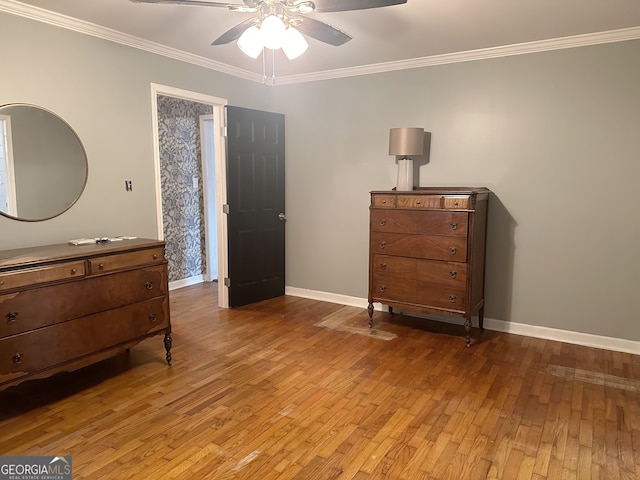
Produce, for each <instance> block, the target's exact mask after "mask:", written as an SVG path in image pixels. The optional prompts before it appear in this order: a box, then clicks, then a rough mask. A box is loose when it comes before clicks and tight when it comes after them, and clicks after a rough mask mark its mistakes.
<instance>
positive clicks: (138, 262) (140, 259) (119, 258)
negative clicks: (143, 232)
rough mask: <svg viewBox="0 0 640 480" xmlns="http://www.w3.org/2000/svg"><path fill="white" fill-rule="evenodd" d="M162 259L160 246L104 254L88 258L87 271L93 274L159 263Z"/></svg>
mask: <svg viewBox="0 0 640 480" xmlns="http://www.w3.org/2000/svg"><path fill="white" fill-rule="evenodd" d="M163 260H164V250H163V249H162V248H153V249H149V250H140V251H137V252H128V253H119V254H115V255H106V256H104V257H95V258H90V259H89V273H90V274H92V275H95V274H99V273H107V272H113V271H116V270H124V269H127V268H133V267H139V266H142V265H153V264H154V263H161V262H162V261H163Z"/></svg>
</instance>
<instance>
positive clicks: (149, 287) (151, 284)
mask: <svg viewBox="0 0 640 480" xmlns="http://www.w3.org/2000/svg"><path fill="white" fill-rule="evenodd" d="M144 286H145V287H146V288H147V290H151V289H152V288H153V283H151V282H144Z"/></svg>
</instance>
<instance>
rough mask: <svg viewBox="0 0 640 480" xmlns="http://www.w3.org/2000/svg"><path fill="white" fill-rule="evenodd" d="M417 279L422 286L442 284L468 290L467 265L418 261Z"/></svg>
mask: <svg viewBox="0 0 640 480" xmlns="http://www.w3.org/2000/svg"><path fill="white" fill-rule="evenodd" d="M416 263H417V264H416V270H417V271H416V279H417V280H418V282H420V283H421V284H424V283H428V284H434V283H437V284H441V285H449V286H457V287H460V288H466V285H467V264H466V263H454V262H441V261H437V260H417V261H416Z"/></svg>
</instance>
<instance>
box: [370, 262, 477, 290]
mask: <svg viewBox="0 0 640 480" xmlns="http://www.w3.org/2000/svg"><path fill="white" fill-rule="evenodd" d="M371 273H372V274H373V276H375V277H376V278H379V279H389V280H391V279H393V278H407V279H415V280H418V281H419V282H436V283H440V284H449V285H452V286H459V287H465V286H466V283H467V264H466V263H454V262H443V261H439V260H422V259H416V258H408V257H393V256H389V255H373V258H372V263H371Z"/></svg>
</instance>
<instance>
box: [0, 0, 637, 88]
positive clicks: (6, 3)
mask: <svg viewBox="0 0 640 480" xmlns="http://www.w3.org/2000/svg"><path fill="white" fill-rule="evenodd" d="M0 11H1V12H7V13H10V14H13V15H18V16H21V17H24V18H28V19H31V20H35V21H38V22H43V23H47V24H49V25H54V26H57V27H61V28H65V29H67V30H72V31H75V32H78V33H83V34H85V35H91V36H93V37H97V38H102V39H104V40H109V41H111V42H115V43H119V44H121V45H126V46H129V47H133V48H137V49H139V50H144V51H146V52H150V53H154V54H157V55H162V56H164V57H167V58H172V59H174V60H179V61H181V62H186V63H190V64H193V65H197V66H200V67H203V68H207V69H210V70H215V71H217V72H221V73H226V74H228V75H232V76H235V77H239V78H243V79H245V80H251V81H254V82H257V83H262V84H266V85H269V86H279V85H288V84H294V83H303V82H315V81H320V80H332V79H336V78H345V77H355V76H361V75H371V74H375V73H385V72H393V71H397V70H408V69H412V68H423V67H431V66H435V65H446V64H450V63H461V62H471V61H474V60H487V59H491V58H500V57H509V56H513V55H525V54H529V53H539V52H547V51H550V50H564V49H567V48H576V47H585V46H589V45H599V44H605V43H615V42H624V41H628V40H638V39H640V27H630V28H623V29H619V30H610V31H605V32H596V33H587V34H583V35H573V36H569V37H560V38H552V39H548V40H538V41H534V42H525V43H517V44H513V45H504V46H500V47H491V48H481V49H477V50H468V51H464V52H455V53H445V54H441V55H431V56H428V57H421V58H411V59H407V60H399V61H393V62H384V63H376V64H371V65H362V66H358V67H348V68H339V69H334V70H324V71H319V72H312V73H305V74H299V75H286V76H282V77H278V79H277V83H276V84H270V83H266V82H265V78H264V76H263V75H262V74H258V73H254V72H250V71H248V70H244V69H241V68H237V67H233V66H231V65H227V64H225V63H221V62H216V61H214V60H209V59H207V58H204V57H200V56H198V55H193V54H191V53H187V52H184V51H182V50H178V49H175V48H170V47H166V46H164V45H161V44H159V43H155V42H150V41H148V40H144V39H141V38H139V37H135V36H133V35H128V34H124V33H122V32H118V31H116V30H113V29H110V28H106V27H101V26H99V25H96V24H94V23H90V22H85V21H83V20H79V19H76V18H73V17H69V16H66V15H62V14H59V13H54V12H51V11H49V10H45V9H42V8H39V7H34V6H31V5H25V4H24V3H20V2H19V1H16V0H0Z"/></svg>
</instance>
